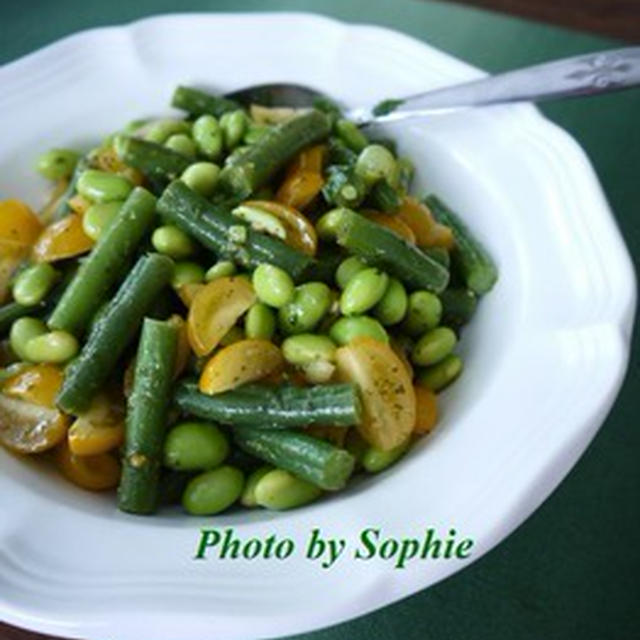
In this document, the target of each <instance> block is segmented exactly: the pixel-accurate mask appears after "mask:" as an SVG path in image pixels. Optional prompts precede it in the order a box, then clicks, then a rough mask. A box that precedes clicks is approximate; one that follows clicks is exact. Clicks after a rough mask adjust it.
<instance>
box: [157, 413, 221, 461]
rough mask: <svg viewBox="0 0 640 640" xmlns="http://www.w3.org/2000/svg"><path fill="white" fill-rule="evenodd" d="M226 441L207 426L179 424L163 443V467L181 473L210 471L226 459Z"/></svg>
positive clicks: (213, 426)
mask: <svg viewBox="0 0 640 640" xmlns="http://www.w3.org/2000/svg"><path fill="white" fill-rule="evenodd" d="M229 451H230V447H229V442H228V440H227V437H226V436H225V435H224V434H223V433H222V431H220V429H219V428H218V427H217V426H216V425H215V424H212V423H210V422H181V423H180V424H177V425H175V426H173V427H172V428H171V429H170V431H169V433H168V434H167V438H166V440H165V443H164V464H165V466H167V467H170V468H171V469H178V470H181V471H199V470H206V469H213V468H214V467H217V466H218V465H220V464H222V462H223V461H224V460H225V458H226V457H227V456H228V455H229Z"/></svg>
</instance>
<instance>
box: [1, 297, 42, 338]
mask: <svg viewBox="0 0 640 640" xmlns="http://www.w3.org/2000/svg"><path fill="white" fill-rule="evenodd" d="M44 310H45V306H44V305H43V304H39V305H34V306H31V307H25V306H24V305H21V304H18V303H17V302H8V303H7V304H5V305H3V306H2V307H0V335H3V336H4V335H5V334H6V333H7V332H8V331H9V329H11V325H12V324H13V323H14V322H15V321H16V320H18V319H19V318H23V317H24V316H28V315H32V314H38V313H41V312H42V311H44Z"/></svg>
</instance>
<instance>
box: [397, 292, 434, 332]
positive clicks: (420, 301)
mask: <svg viewBox="0 0 640 640" xmlns="http://www.w3.org/2000/svg"><path fill="white" fill-rule="evenodd" d="M441 317H442V303H441V302H440V299H439V298H438V296H436V295H435V294H434V293H431V292H430V291H414V292H413V293H412V294H411V295H410V296H409V306H408V309H407V317H406V319H405V322H404V324H403V325H402V328H403V330H404V331H406V333H408V334H409V335H411V336H419V335H421V334H423V333H424V332H425V331H428V330H429V329H433V328H434V327H437V326H438V324H439V322H440V318H441Z"/></svg>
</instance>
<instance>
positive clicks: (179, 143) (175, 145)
mask: <svg viewBox="0 0 640 640" xmlns="http://www.w3.org/2000/svg"><path fill="white" fill-rule="evenodd" d="M164 146H165V147H167V148H168V149H172V150H173V151H177V152H178V153H181V154H182V155H183V156H195V155H196V153H197V151H198V150H197V148H196V143H195V142H194V141H193V140H192V138H191V137H190V136H188V135H187V134H186V133H174V134H173V135H172V136H169V139H168V140H167V141H166V142H165V143H164Z"/></svg>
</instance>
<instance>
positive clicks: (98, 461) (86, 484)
mask: <svg viewBox="0 0 640 640" xmlns="http://www.w3.org/2000/svg"><path fill="white" fill-rule="evenodd" d="M54 460H55V463H56V466H57V467H58V469H59V470H60V471H61V472H62V475H63V476H64V477H65V478H66V479H67V480H69V481H70V482H73V484H75V485H77V486H78V487H82V488H83V489H88V490H89V491H105V490H106V489H113V488H114V487H117V486H118V482H119V481H120V463H119V462H118V460H117V459H116V458H115V457H114V456H112V455H111V454H109V453H101V454H99V455H96V456H77V455H75V454H74V453H73V452H72V451H71V449H69V446H68V444H67V443H66V442H62V443H61V444H60V445H59V446H58V447H57V448H56V450H55V455H54Z"/></svg>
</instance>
